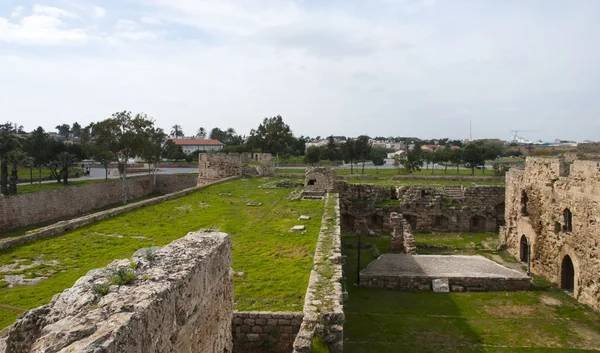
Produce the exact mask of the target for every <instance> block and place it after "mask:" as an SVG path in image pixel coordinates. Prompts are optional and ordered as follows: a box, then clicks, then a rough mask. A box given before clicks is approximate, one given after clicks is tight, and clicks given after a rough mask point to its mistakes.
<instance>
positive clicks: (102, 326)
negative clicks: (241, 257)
mask: <svg viewBox="0 0 600 353" xmlns="http://www.w3.org/2000/svg"><path fill="white" fill-rule="evenodd" d="M136 255H137V256H136ZM136 255H134V257H133V258H132V259H131V260H117V261H114V262H113V263H111V264H110V265H108V266H107V267H106V268H102V269H95V270H92V271H90V272H88V273H87V275H85V276H84V277H81V278H80V279H79V280H77V282H75V284H74V285H73V287H71V288H69V289H66V290H65V291H64V292H62V293H61V294H58V295H56V296H54V298H52V301H51V302H50V303H49V304H47V305H43V306H41V307H38V308H36V309H32V310H29V311H27V312H26V313H25V314H23V316H21V317H20V318H19V319H18V320H17V322H16V323H14V324H13V325H12V326H10V327H8V328H7V329H5V330H4V331H3V334H4V335H3V338H2V339H1V341H2V342H0V352H7V353H8V352H10V353H27V352H59V351H60V352H89V353H92V352H104V353H120V352H128V353H154V352H156V353H170V352H173V353H175V352H231V350H232V334H231V321H232V313H233V273H232V271H231V268H230V266H231V240H230V239H229V236H228V235H227V234H224V233H217V232H204V233H190V234H188V235H187V236H185V237H183V238H180V239H178V240H175V241H173V242H172V243H171V244H169V245H167V246H165V247H163V248H161V249H159V250H157V251H156V252H155V253H154V257H153V259H150V260H149V259H147V256H146V252H145V251H138V252H136ZM117 269H121V270H125V271H130V272H132V273H133V274H134V276H135V277H134V280H133V282H132V283H130V284H123V285H121V286H116V285H111V286H110V287H108V288H109V291H108V293H106V294H105V295H101V294H99V292H98V291H97V290H94V286H95V285H96V286H97V285H98V284H101V283H105V284H110V283H111V281H112V280H113V279H114V277H115V275H114V273H115V271H116V270H117Z"/></svg>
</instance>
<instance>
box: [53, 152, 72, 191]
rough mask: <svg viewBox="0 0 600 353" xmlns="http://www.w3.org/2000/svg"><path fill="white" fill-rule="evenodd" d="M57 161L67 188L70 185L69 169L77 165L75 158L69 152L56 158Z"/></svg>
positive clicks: (62, 153)
mask: <svg viewBox="0 0 600 353" xmlns="http://www.w3.org/2000/svg"><path fill="white" fill-rule="evenodd" d="M56 161H57V162H58V166H59V168H60V175H61V176H62V181H63V184H64V185H65V186H66V185H68V184H69V169H70V168H71V166H72V165H73V163H75V156H74V155H72V154H70V153H69V152H61V153H59V154H58V155H57V156H56Z"/></svg>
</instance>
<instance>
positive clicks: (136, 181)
mask: <svg viewBox="0 0 600 353" xmlns="http://www.w3.org/2000/svg"><path fill="white" fill-rule="evenodd" d="M156 180H157V182H156V190H154V188H153V176H150V175H144V176H138V177H133V178H130V179H127V199H128V200H132V199H137V198H140V197H143V196H147V195H149V194H151V193H152V192H154V191H156V192H158V193H168V192H173V191H177V190H182V189H186V188H190V187H193V186H196V182H197V179H196V177H195V176H192V177H190V176H189V175H157V179H156ZM122 183H123V182H122V180H121V179H111V180H108V181H104V182H97V183H91V184H85V185H80V186H69V187H66V188H63V189H56V190H48V191H40V192H34V193H29V194H23V195H15V196H10V197H0V231H6V230H9V229H13V228H18V227H25V226H29V225H32V224H38V223H42V222H49V221H56V220H59V219H65V218H70V217H74V216H77V215H80V214H83V213H86V212H90V211H93V210H96V209H99V208H103V207H106V206H110V205H114V204H118V203H119V202H121V200H122V198H121V187H122Z"/></svg>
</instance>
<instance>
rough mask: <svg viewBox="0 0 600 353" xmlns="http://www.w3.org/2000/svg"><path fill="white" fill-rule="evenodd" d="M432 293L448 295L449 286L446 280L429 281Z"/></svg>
mask: <svg viewBox="0 0 600 353" xmlns="http://www.w3.org/2000/svg"><path fill="white" fill-rule="evenodd" d="M431 286H432V288H433V291H434V292H436V293H448V292H450V285H449V284H448V279H447V278H438V279H434V280H433V281H431Z"/></svg>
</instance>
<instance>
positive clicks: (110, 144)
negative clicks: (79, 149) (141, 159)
mask: <svg viewBox="0 0 600 353" xmlns="http://www.w3.org/2000/svg"><path fill="white" fill-rule="evenodd" d="M153 127H154V122H153V121H152V120H151V119H149V118H148V117H147V116H146V115H145V114H137V115H136V116H135V117H133V116H132V115H131V112H128V111H123V112H118V113H115V114H113V115H112V118H109V119H106V120H103V121H101V122H99V123H96V124H94V125H93V127H92V130H91V134H92V138H95V141H96V143H97V144H100V145H104V146H107V148H108V150H110V151H111V152H112V153H113V154H114V155H115V156H116V157H117V162H118V164H119V171H120V172H121V177H122V179H123V183H122V185H123V186H122V196H123V204H127V163H128V161H129V159H131V158H132V157H134V156H141V155H142V154H143V150H144V146H145V145H146V140H147V138H148V131H149V130H150V129H152V128H153Z"/></svg>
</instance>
